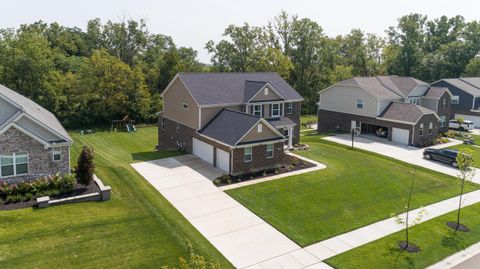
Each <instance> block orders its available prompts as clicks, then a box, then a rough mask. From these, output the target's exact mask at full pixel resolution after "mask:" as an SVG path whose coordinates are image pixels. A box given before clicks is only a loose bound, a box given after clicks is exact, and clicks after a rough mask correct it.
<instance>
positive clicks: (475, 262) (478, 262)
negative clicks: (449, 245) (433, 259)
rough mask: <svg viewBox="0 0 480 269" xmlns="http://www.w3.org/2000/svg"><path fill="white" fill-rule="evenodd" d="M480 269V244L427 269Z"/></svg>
mask: <svg viewBox="0 0 480 269" xmlns="http://www.w3.org/2000/svg"><path fill="white" fill-rule="evenodd" d="M479 267H480V243H476V244H475V245H472V246H470V247H468V248H466V249H464V250H462V251H460V252H457V253H455V254H453V255H452V256H450V257H448V258H446V259H444V260H443V261H440V262H438V263H436V264H434V265H432V266H429V267H428V268H427V269H450V268H453V269H477V268H479Z"/></svg>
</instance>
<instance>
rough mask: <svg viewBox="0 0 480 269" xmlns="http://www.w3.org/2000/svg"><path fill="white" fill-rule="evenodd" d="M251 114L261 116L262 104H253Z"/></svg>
mask: <svg viewBox="0 0 480 269" xmlns="http://www.w3.org/2000/svg"><path fill="white" fill-rule="evenodd" d="M253 115H255V116H259V117H261V116H262V105H254V106H253Z"/></svg>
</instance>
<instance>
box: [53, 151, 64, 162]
mask: <svg viewBox="0 0 480 269" xmlns="http://www.w3.org/2000/svg"><path fill="white" fill-rule="evenodd" d="M56 150H58V155H60V159H58V160H55V151H56ZM61 160H62V148H52V161H54V162H59V161H61Z"/></svg>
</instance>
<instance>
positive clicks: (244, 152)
mask: <svg viewBox="0 0 480 269" xmlns="http://www.w3.org/2000/svg"><path fill="white" fill-rule="evenodd" d="M247 149H250V153H249V154H247ZM246 156H250V158H249V159H248V160H247V159H246ZM252 159H253V148H252V147H246V148H244V149H243V161H244V162H246V163H249V162H252Z"/></svg>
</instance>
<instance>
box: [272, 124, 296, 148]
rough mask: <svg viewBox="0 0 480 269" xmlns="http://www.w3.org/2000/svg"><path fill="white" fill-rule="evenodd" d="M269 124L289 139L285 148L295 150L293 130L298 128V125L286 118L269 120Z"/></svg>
mask: <svg viewBox="0 0 480 269" xmlns="http://www.w3.org/2000/svg"><path fill="white" fill-rule="evenodd" d="M268 123H270V124H271V125H272V126H273V127H274V128H275V129H277V130H278V131H279V132H280V133H281V134H282V135H283V136H284V137H285V138H286V139H287V140H286V141H285V147H286V148H287V149H291V148H293V129H294V128H295V126H297V124H296V123H295V122H294V121H292V120H291V119H289V118H286V117H279V118H273V119H268Z"/></svg>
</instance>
